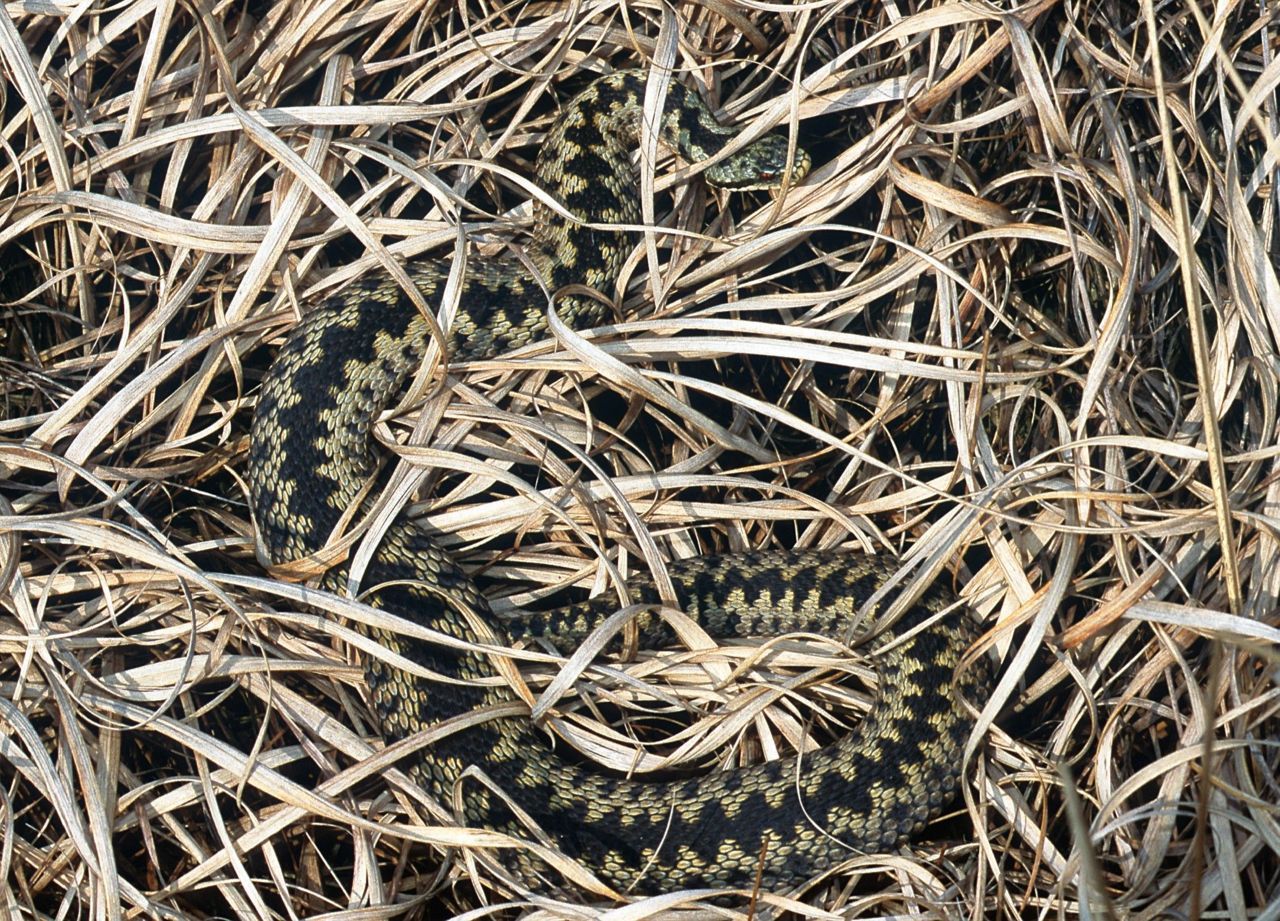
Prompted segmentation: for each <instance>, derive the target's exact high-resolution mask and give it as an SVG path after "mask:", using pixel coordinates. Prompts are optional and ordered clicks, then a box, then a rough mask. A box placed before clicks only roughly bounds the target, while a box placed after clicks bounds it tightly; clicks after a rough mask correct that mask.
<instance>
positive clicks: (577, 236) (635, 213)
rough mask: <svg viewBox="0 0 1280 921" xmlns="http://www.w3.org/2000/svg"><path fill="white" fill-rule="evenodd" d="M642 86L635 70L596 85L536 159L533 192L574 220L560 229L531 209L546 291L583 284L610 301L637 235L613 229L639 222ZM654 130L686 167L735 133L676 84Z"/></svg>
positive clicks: (568, 110)
mask: <svg viewBox="0 0 1280 921" xmlns="http://www.w3.org/2000/svg"><path fill="white" fill-rule="evenodd" d="M647 82H648V75H647V74H646V73H645V72H644V71H636V70H624V71H619V72H617V73H614V74H610V75H609V76H607V77H602V78H601V79H599V80H596V81H595V82H594V83H592V84H591V86H590V87H588V88H587V89H586V90H584V91H583V92H581V93H579V94H578V95H577V96H575V97H574V98H573V99H572V100H571V101H570V102H569V103H568V105H566V106H565V108H564V111H563V113H562V114H561V116H560V118H559V119H557V121H556V123H555V124H554V125H553V126H552V128H551V131H550V132H549V133H548V135H547V138H546V141H545V142H544V144H543V146H542V148H541V150H540V152H539V154H538V158H537V164H536V174H537V178H538V183H539V185H540V186H541V187H542V188H543V189H544V190H545V191H547V192H548V193H549V194H551V195H552V196H553V197H554V198H555V199H556V200H557V201H559V202H560V203H561V204H562V205H563V206H564V207H565V208H566V209H567V210H568V211H569V212H570V213H571V214H572V215H574V217H575V218H577V222H575V223H572V224H570V225H569V226H568V227H565V226H564V225H563V219H562V218H560V217H558V216H557V215H556V214H555V213H554V212H553V211H552V210H551V209H550V208H548V207H546V206H545V205H542V204H539V205H538V206H537V207H536V208H535V211H534V232H533V237H534V243H535V253H536V255H535V263H536V265H537V268H538V269H539V271H540V272H541V274H542V276H543V279H544V280H545V281H546V282H547V284H548V287H549V288H550V289H551V290H552V291H555V290H556V289H558V288H561V287H563V286H565V285H569V284H582V285H586V286H587V287H589V288H594V289H595V290H597V291H600V292H601V293H603V294H605V295H608V294H610V293H611V289H612V287H613V283H614V281H615V280H616V279H617V277H618V273H619V272H620V271H621V270H622V264H623V261H624V260H625V259H626V257H627V254H628V253H629V252H630V251H631V249H632V247H633V246H634V245H635V241H636V239H637V237H638V234H637V233H636V232H635V231H634V230H625V229H620V228H619V227H618V225H627V224H630V225H636V224H639V223H640V221H641V208H640V187H639V183H638V182H637V179H636V174H635V168H634V167H633V165H632V154H633V153H634V152H635V151H636V150H637V149H638V148H639V145H640V143H641V141H642V133H643V132H642V131H641V126H642V123H643V120H644V95H645V86H646V84H647ZM656 130H657V131H658V136H659V138H660V139H661V140H662V141H663V143H665V144H666V145H667V146H669V147H672V148H674V149H676V150H678V151H679V152H680V155H681V156H682V157H684V158H685V159H686V160H688V161H690V162H692V163H697V162H700V161H702V160H705V159H707V158H708V157H711V156H714V155H715V154H716V153H718V152H719V151H720V150H721V149H722V148H723V147H724V146H725V144H726V143H728V141H729V140H730V139H732V138H733V137H734V136H735V135H736V133H737V132H736V130H735V129H733V128H726V127H724V126H723V125H721V124H719V123H718V122H717V121H716V120H715V117H714V116H713V115H712V113H711V111H710V110H709V109H708V108H707V107H706V105H705V104H703V102H702V100H701V99H700V98H699V97H698V95H697V94H696V93H693V92H691V91H689V90H687V89H685V87H684V86H683V85H681V84H680V83H677V82H675V81H672V82H671V83H670V84H669V85H668V87H667V96H666V100H665V102H664V105H663V115H662V117H661V119H660V121H659V123H658V125H657V126H656Z"/></svg>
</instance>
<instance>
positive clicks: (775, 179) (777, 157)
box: [706, 134, 813, 192]
mask: <svg viewBox="0 0 1280 921" xmlns="http://www.w3.org/2000/svg"><path fill="white" fill-rule="evenodd" d="M787 162H788V161H787V139H786V138H785V137H784V136H782V135H780V134H766V135H765V136H764V137H762V138H760V139H759V140H758V141H755V142H754V143H752V144H750V145H749V146H747V147H745V148H743V149H742V150H741V151H739V152H738V153H736V154H734V155H733V156H730V157H726V158H725V159H723V160H721V161H719V162H718V163H713V164H712V165H711V166H708V167H707V172H706V176H707V182H709V183H711V184H712V185H713V186H715V187H716V188H718V189H729V190H730V191H735V192H746V191H752V190H756V189H778V188H781V187H782V182H783V177H784V176H786V174H787ZM812 165H813V161H812V160H811V159H810V157H809V154H808V152H807V151H805V150H803V149H801V148H799V147H797V148H796V152H795V159H794V160H793V161H792V162H791V177H790V180H789V181H790V183H791V184H792V185H795V184H796V183H798V182H800V180H802V179H804V177H805V176H807V175H808V174H809V168H810V167H811V166H812Z"/></svg>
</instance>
